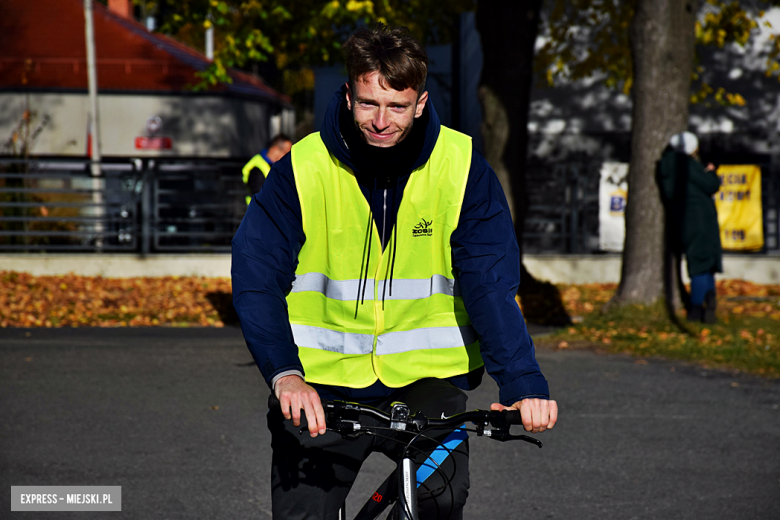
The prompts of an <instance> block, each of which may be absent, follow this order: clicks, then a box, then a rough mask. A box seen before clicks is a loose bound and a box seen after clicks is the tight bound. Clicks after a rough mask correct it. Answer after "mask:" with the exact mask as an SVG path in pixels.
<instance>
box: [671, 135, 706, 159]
mask: <svg viewBox="0 0 780 520" xmlns="http://www.w3.org/2000/svg"><path fill="white" fill-rule="evenodd" d="M669 144H670V145H671V146H672V148H674V149H675V150H677V151H678V152H682V153H684V154H688V155H691V154H692V153H693V152H695V151H696V150H698V149H699V140H698V139H697V138H696V136H695V135H694V134H692V133H690V132H680V133H679V134H674V135H673V136H672V138H671V139H669Z"/></svg>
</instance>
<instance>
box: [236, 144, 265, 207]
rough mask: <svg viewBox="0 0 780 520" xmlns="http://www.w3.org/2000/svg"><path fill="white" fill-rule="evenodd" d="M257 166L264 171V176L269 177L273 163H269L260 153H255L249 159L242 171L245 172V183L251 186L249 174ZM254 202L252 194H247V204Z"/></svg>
mask: <svg viewBox="0 0 780 520" xmlns="http://www.w3.org/2000/svg"><path fill="white" fill-rule="evenodd" d="M255 168H257V169H258V170H260V171H261V172H262V173H263V177H268V172H270V171H271V165H270V164H268V161H266V160H265V159H263V156H262V155H260V154H257V155H255V156H254V157H252V158H251V159H249V162H248V163H246V164H245V165H244V167H243V168H241V173H242V174H243V178H244V184H246V185H247V186H249V174H251V173H252V170H253V169H255ZM250 202H252V196H251V195H247V196H246V203H247V205H248V204H249V203H250Z"/></svg>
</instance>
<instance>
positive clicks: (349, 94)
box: [344, 81, 352, 111]
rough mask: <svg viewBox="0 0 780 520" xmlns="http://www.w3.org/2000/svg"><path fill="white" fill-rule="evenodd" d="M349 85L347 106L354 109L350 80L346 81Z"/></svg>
mask: <svg viewBox="0 0 780 520" xmlns="http://www.w3.org/2000/svg"><path fill="white" fill-rule="evenodd" d="M344 84H345V85H346V86H347V108H348V109H349V110H350V111H351V110H352V89H351V88H349V81H347V82H346V83H344Z"/></svg>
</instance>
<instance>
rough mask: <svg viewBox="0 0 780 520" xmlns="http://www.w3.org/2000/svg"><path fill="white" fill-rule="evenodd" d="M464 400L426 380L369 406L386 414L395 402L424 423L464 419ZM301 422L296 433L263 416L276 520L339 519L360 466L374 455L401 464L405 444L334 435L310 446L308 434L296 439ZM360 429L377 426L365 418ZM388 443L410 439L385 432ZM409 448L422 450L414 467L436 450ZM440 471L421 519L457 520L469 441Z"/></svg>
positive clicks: (420, 443) (426, 493) (429, 484)
mask: <svg viewBox="0 0 780 520" xmlns="http://www.w3.org/2000/svg"><path fill="white" fill-rule="evenodd" d="M466 400H467V397H466V394H464V393H463V392H462V391H461V390H460V389H458V388H457V387H455V386H453V385H452V384H450V383H449V382H447V381H442V380H438V379H423V380H420V381H417V382H416V383H413V384H412V385H409V386H408V387H405V388H400V389H398V391H397V392H394V393H393V395H392V396H391V397H389V398H387V399H385V400H384V401H381V402H379V403H368V404H371V405H372V406H375V407H377V408H380V409H383V410H386V411H389V410H390V407H391V404H392V403H393V402H396V401H400V402H403V403H406V404H407V405H409V408H410V409H411V412H412V413H413V414H414V413H416V412H417V411H418V410H422V412H423V414H425V415H426V416H428V417H440V416H441V414H442V413H444V414H445V415H448V416H449V415H453V414H455V413H460V412H463V411H465V410H466ZM301 415H303V414H301ZM301 422H302V424H301V426H300V427H295V426H293V424H292V421H288V420H285V419H284V416H282V414H281V412H280V411H279V410H272V411H270V412H269V413H268V429H269V430H271V446H272V448H273V462H272V470H271V484H272V500H273V517H274V518H275V519H276V520H298V519H301V520H303V519H316V520H331V519H334V520H335V519H337V517H338V510H339V508H340V507H341V505H342V504H343V503H344V500H345V499H346V497H347V494H348V493H349V490H350V488H351V487H352V484H353V483H354V482H355V478H356V477H357V474H358V471H360V467H361V466H362V464H363V461H364V460H366V458H367V457H368V456H369V455H370V454H371V453H373V452H381V453H384V454H385V455H387V456H388V457H390V458H391V459H392V460H394V461H398V460H399V459H400V458H401V456H402V453H403V449H404V446H405V444H406V443H404V444H401V443H399V442H396V441H393V440H388V439H383V438H381V437H376V436H369V435H362V436H360V437H358V438H357V439H342V438H341V436H340V435H338V434H336V433H333V432H326V433H325V434H324V435H318V436H317V437H315V438H312V437H311V436H310V435H309V433H308V431H306V432H304V433H303V434H300V433H299V432H300V429H301V428H302V427H304V426H305V425H306V422H305V419H304V418H303V417H302V419H301ZM361 423H363V424H366V425H377V426H379V424H378V423H377V422H376V421H375V420H374V419H372V418H370V417H367V418H361ZM449 433H450V432H431V434H430V436H431V437H434V438H436V439H437V440H438V441H442V440H444V439H445V438H446V437H447V436H448V434H449ZM387 435H388V436H390V435H394V436H398V438H399V439H401V438H406V439H407V440H408V439H409V438H410V437H409V434H403V433H394V434H391V433H390V432H388V433H387ZM414 446H416V447H417V448H418V449H419V450H420V451H417V450H413V453H414V457H415V462H416V463H417V465H418V466H419V465H420V464H422V463H423V462H424V461H425V459H426V458H428V455H429V454H430V453H431V452H432V451H433V450H434V449H435V448H436V447H437V446H438V444H437V443H435V442H432V441H426V440H424V439H418V440H417V441H415V443H414ZM439 464H440V468H439V470H438V471H434V472H433V473H432V474H431V475H430V476H429V477H428V478H427V479H426V480H425V482H423V483H422V484H421V485H420V487H419V488H418V508H419V515H420V518H423V519H426V520H427V519H440V520H445V519H449V520H455V519H460V518H462V516H463V506H464V504H465V503H466V497H467V496H468V489H469V472H468V440H466V441H463V442H462V443H461V444H460V445H458V447H457V448H455V450H454V451H453V452H452V453H450V454H449V455H448V456H447V458H446V459H444V461H443V462H440V463H439ZM377 485H378V483H377ZM368 498H369V497H366V499H368ZM355 513H357V511H354V512H348V516H352V515H354V514H355Z"/></svg>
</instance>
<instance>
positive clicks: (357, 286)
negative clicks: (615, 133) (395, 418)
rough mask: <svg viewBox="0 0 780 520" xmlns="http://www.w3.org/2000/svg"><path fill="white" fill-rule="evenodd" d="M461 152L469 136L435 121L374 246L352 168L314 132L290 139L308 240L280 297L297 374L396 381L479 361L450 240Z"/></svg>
mask: <svg viewBox="0 0 780 520" xmlns="http://www.w3.org/2000/svg"><path fill="white" fill-rule="evenodd" d="M470 163H471V139H470V138H469V137H468V136H466V135H463V134H460V133H458V132H455V131H454V130H450V129H448V128H445V127H442V128H441V132H440V134H439V138H438V141H437V142H436V146H435V147H434V149H433V152H432V153H431V156H430V159H429V160H428V162H426V163H425V164H424V165H423V166H421V167H419V168H417V169H416V170H415V171H414V172H413V173H412V175H411V177H410V178H409V181H408V183H407V185H406V188H405V189H404V193H403V198H402V200H401V203H400V207H399V209H398V216H397V219H396V226H397V229H396V233H391V238H390V240H389V242H388V244H387V246H386V248H385V250H384V251H382V246H381V241H380V237H379V233H378V232H377V229H376V225H375V223H374V220H373V218H371V216H370V208H369V204H368V202H367V201H366V198H365V197H364V196H363V194H362V193H361V191H360V187H359V186H358V183H357V180H356V179H355V175H354V174H353V172H352V171H351V170H350V169H349V168H347V167H346V166H345V165H343V164H342V163H340V162H339V161H338V159H336V158H335V157H334V156H333V155H332V154H330V153H329V152H328V149H327V148H326V147H325V145H324V143H323V142H322V139H321V138H320V136H319V134H318V133H317V134H312V135H310V136H309V137H307V138H305V139H303V140H302V141H300V142H299V143H297V144H296V145H295V146H293V148H292V165H293V171H294V175H295V183H296V188H297V190H298V196H299V199H300V203H301V215H302V217H303V230H304V233H305V234H306V242H305V243H304V245H303V247H302V248H301V251H300V253H299V254H298V266H297V268H296V271H295V282H294V283H293V286H292V289H291V291H290V293H289V294H288V296H287V303H288V309H289V317H290V325H291V327H292V331H293V336H294V338H295V343H296V345H297V346H298V354H299V357H300V359H301V362H302V364H303V368H304V372H305V376H306V381H307V382H311V383H321V384H330V385H338V386H345V387H351V388H365V387H367V386H369V385H371V384H372V383H374V382H375V381H376V380H377V379H379V380H381V381H382V382H383V383H384V384H385V385H387V386H389V387H393V388H397V387H401V386H405V385H408V384H410V383H412V382H414V381H416V380H418V379H422V378H425V377H437V378H446V377H452V376H456V375H461V374H466V373H468V372H470V371H472V370H474V369H476V368H478V367H480V366H482V365H483V362H482V357H481V355H480V352H479V340H478V337H477V333H476V331H475V330H474V329H473V327H472V326H471V321H470V320H469V317H468V314H467V313H466V309H465V307H464V305H463V299H462V297H461V296H460V290H459V286H458V282H457V279H456V277H455V273H454V272H453V267H452V251H451V246H450V236H451V235H452V232H453V231H454V230H455V228H456V227H457V225H458V220H459V218H460V211H461V205H462V203H463V194H464V193H465V190H466V181H467V179H468V172H469V167H470ZM369 225H371V226H374V227H373V233H371V235H372V238H371V245H370V256H369V258H368V272H367V273H366V271H365V266H366V255H367V254H368V249H369V247H364V246H366V241H367V238H368V237H367V235H368V233H367V226H369ZM396 237H397V240H398V241H397V243H395V240H396ZM393 254H395V264H394V271H393V277H392V294H391V286H390V283H389V278H390V268H391V265H390V264H391V261H392V256H393ZM366 277H367V283H366V290H365V299H364V300H363V301H362V302H361V301H360V299H361V298H362V297H363V290H362V285H363V278H366Z"/></svg>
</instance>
